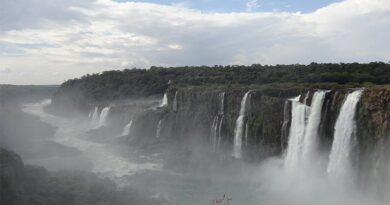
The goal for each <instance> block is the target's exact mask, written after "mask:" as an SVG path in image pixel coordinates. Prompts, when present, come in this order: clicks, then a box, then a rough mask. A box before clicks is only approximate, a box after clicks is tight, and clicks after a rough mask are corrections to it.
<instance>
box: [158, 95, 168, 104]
mask: <svg viewBox="0 0 390 205" xmlns="http://www.w3.org/2000/svg"><path fill="white" fill-rule="evenodd" d="M165 106H168V94H167V93H164V96H163V98H162V100H161V104H160V107H165Z"/></svg>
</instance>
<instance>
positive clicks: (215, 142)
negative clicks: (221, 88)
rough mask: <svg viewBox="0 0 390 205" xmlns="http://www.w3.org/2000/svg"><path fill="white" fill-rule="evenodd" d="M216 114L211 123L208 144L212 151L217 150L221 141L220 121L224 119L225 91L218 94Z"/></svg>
mask: <svg viewBox="0 0 390 205" xmlns="http://www.w3.org/2000/svg"><path fill="white" fill-rule="evenodd" d="M218 100H219V104H218V114H217V115H216V116H215V117H214V120H213V124H212V125H211V131H210V145H211V148H212V151H213V152H218V150H219V145H220V142H221V138H222V135H221V132H222V123H223V119H224V110H225V107H224V106H225V93H224V92H223V93H219V94H218Z"/></svg>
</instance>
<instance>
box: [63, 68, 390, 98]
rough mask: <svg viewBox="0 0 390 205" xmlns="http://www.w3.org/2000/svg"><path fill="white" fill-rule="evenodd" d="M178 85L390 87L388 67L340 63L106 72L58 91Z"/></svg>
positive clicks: (95, 94) (113, 94)
mask: <svg viewBox="0 0 390 205" xmlns="http://www.w3.org/2000/svg"><path fill="white" fill-rule="evenodd" d="M170 80H171V81H172V83H174V84H177V85H213V84H231V85H238V84H241V85H253V84H255V85H256V84H259V85H261V84H269V83H337V84H347V83H354V84H361V83H372V84H390V64H388V63H383V62H372V63H368V64H359V63H348V64H345V63H340V64H329V63H328V64H318V63H311V64H309V65H299V64H294V65H273V66H270V65H259V64H254V65H251V66H218V65H216V66H197V67H188V66H185V67H170V68H163V67H151V68H150V69H148V70H146V69H125V70H123V71H105V72H103V73H102V74H93V75H85V76H83V77H81V78H80V79H73V80H68V81H66V82H65V83H63V84H62V86H61V89H60V92H59V93H57V94H60V93H61V92H66V91H72V90H73V91H78V92H80V91H81V93H82V94H83V95H84V96H85V97H86V98H88V99H93V100H104V99H106V100H109V99H120V98H126V97H140V96H149V95H153V94H161V93H163V92H164V91H165V89H166V88H167V86H168V85H167V82H168V81H170Z"/></svg>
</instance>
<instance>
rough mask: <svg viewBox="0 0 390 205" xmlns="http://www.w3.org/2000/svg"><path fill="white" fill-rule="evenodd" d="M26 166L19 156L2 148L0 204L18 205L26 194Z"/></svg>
mask: <svg viewBox="0 0 390 205" xmlns="http://www.w3.org/2000/svg"><path fill="white" fill-rule="evenodd" d="M23 177H24V165H23V162H22V160H21V159H20V157H19V156H18V155H16V154H15V153H13V152H10V151H7V150H5V149H3V148H1V147H0V186H1V189H0V190H1V191H0V202H1V204H8V205H13V204H18V203H20V197H21V195H22V193H23V192H24V184H23Z"/></svg>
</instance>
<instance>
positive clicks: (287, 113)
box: [281, 100, 291, 150]
mask: <svg viewBox="0 0 390 205" xmlns="http://www.w3.org/2000/svg"><path fill="white" fill-rule="evenodd" d="M290 103H291V102H290V101H289V100H286V101H285V102H284V108H283V124H282V130H281V134H282V136H281V139H282V140H281V141H282V143H281V148H282V150H285V142H286V140H287V138H288V125H289V124H290V117H291V116H290V115H291V114H290Z"/></svg>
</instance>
